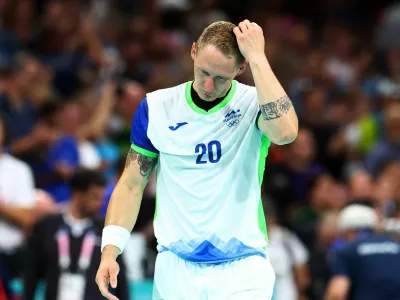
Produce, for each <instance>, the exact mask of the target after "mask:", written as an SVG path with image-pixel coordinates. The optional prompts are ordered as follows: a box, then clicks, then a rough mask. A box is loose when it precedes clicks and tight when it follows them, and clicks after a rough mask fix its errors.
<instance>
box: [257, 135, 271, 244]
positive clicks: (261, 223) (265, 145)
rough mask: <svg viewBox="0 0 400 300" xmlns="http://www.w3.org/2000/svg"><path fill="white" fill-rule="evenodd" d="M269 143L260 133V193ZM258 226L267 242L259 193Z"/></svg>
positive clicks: (265, 225)
mask: <svg viewBox="0 0 400 300" xmlns="http://www.w3.org/2000/svg"><path fill="white" fill-rule="evenodd" d="M270 145H271V141H270V140H269V139H268V138H267V137H266V136H265V135H262V138H261V149H260V159H259V161H258V182H259V184H260V194H261V186H262V182H263V177H264V170H265V162H266V158H267V155H268V148H269V146H270ZM258 227H259V228H260V230H261V232H262V233H263V234H264V236H265V241H266V242H268V231H267V223H266V222H265V215H264V207H263V204H262V198H261V195H260V202H259V204H258Z"/></svg>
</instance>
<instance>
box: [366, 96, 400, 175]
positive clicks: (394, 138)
mask: <svg viewBox="0 0 400 300" xmlns="http://www.w3.org/2000/svg"><path fill="white" fill-rule="evenodd" d="M384 116H385V125H386V126H385V128H386V136H385V137H384V138H383V139H382V140H381V141H380V142H379V143H378V144H377V145H376V147H375V148H374V150H373V151H372V152H371V153H370V154H369V155H368V156H367V157H366V160H365V164H366V167H367V170H368V171H369V172H370V173H371V174H373V175H375V174H376V173H377V172H378V171H379V169H380V168H381V167H383V165H384V164H386V163H387V162H389V161H398V162H400V102H392V103H390V104H389V105H388V106H387V107H386V108H385V110H384Z"/></svg>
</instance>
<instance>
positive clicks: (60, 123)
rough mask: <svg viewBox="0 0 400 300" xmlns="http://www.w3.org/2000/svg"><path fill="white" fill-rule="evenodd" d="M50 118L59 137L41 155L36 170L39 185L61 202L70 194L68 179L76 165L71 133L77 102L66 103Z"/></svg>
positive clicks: (75, 143) (76, 119)
mask: <svg viewBox="0 0 400 300" xmlns="http://www.w3.org/2000/svg"><path fill="white" fill-rule="evenodd" d="M53 117H54V122H55V126H56V127H55V128H56V129H57V131H59V138H58V139H57V140H56V141H55V142H53V143H52V144H51V145H50V146H49V149H48V150H47V153H46V154H45V156H44V162H43V164H42V166H41V168H40V169H39V170H38V185H39V187H41V188H42V189H43V190H45V191H47V192H48V193H50V194H51V195H52V196H53V197H54V199H55V201H56V202H58V203H64V202H66V201H68V200H69V199H70V197H71V195H70V187H69V185H68V180H69V179H70V178H71V176H72V174H73V173H74V171H75V170H76V168H78V166H79V150H78V141H77V139H76V137H75V135H74V134H75V132H76V130H77V128H78V126H79V124H80V119H79V118H80V107H79V104H78V103H74V102H68V103H65V104H63V105H62V106H61V107H59V108H58V109H57V110H56V112H55V114H54V116H53Z"/></svg>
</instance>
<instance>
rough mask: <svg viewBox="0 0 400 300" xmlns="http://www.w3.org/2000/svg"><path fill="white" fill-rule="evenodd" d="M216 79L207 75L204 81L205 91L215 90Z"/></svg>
mask: <svg viewBox="0 0 400 300" xmlns="http://www.w3.org/2000/svg"><path fill="white" fill-rule="evenodd" d="M214 87H215V86H214V81H213V79H212V78H211V77H207V78H206V80H205V82H204V91H205V92H206V93H211V92H212V91H213V90H214Z"/></svg>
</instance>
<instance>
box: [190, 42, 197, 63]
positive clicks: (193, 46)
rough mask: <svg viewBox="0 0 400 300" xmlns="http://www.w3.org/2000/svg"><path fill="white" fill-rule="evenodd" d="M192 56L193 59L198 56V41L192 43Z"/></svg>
mask: <svg viewBox="0 0 400 300" xmlns="http://www.w3.org/2000/svg"><path fill="white" fill-rule="evenodd" d="M190 56H191V57H192V59H193V60H195V58H196V43H193V44H192V49H190Z"/></svg>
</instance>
